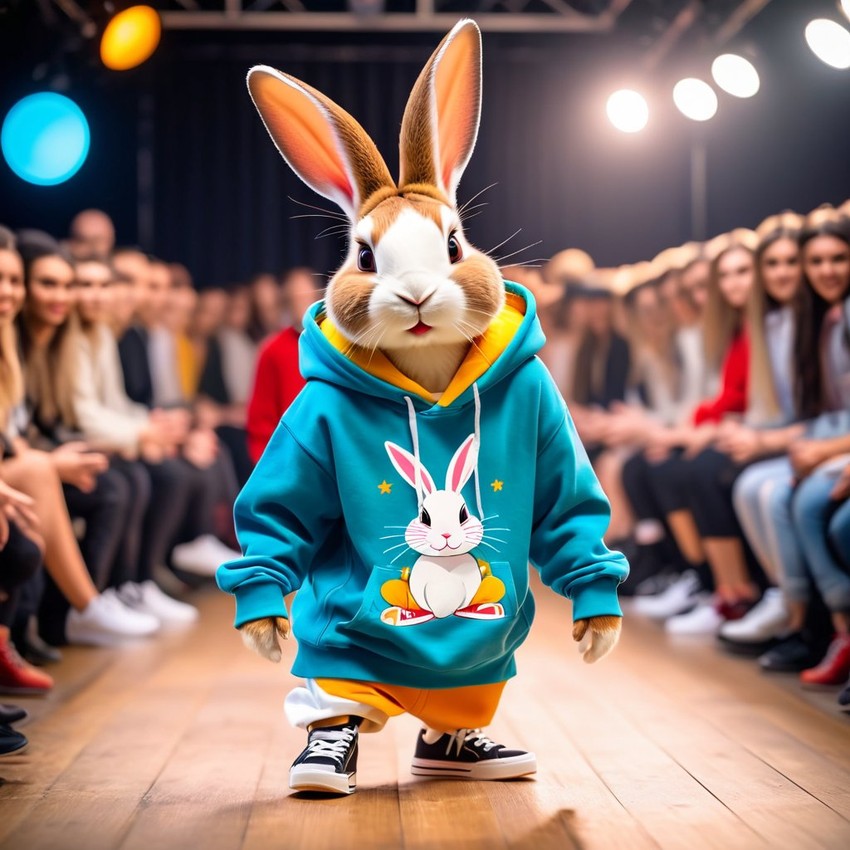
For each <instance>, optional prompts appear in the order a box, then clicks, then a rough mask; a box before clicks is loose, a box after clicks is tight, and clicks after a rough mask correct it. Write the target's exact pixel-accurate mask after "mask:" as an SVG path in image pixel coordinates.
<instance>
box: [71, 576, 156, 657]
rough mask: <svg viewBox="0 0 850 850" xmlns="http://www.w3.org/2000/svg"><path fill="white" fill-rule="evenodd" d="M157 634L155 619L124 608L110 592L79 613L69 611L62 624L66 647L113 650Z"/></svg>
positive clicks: (94, 600)
mask: <svg viewBox="0 0 850 850" xmlns="http://www.w3.org/2000/svg"><path fill="white" fill-rule="evenodd" d="M158 631H159V620H157V619H156V617H152V616H151V615H150V614H144V613H142V612H141V611H133V610H132V609H131V608H128V607H127V606H126V605H124V604H123V603H122V602H121V600H120V599H119V598H118V597H117V596H116V594H115V591H113V590H111V589H110V590H106V591H104V592H103V593H101V594H100V595H99V596H95V598H94V599H92V601H91V602H89V604H88V605H87V606H86V607H85V608H84V609H83V610H82V611H76V610H74V609H73V608H72V609H71V610H70V611H69V612H68V618H67V620H66V621H65V637H66V638H67V640H68V643H78V644H83V645H86V646H117V645H118V644H120V643H122V642H123V641H124V640H126V639H127V638H138V637H147V636H148V635H152V634H154V633H155V632H158Z"/></svg>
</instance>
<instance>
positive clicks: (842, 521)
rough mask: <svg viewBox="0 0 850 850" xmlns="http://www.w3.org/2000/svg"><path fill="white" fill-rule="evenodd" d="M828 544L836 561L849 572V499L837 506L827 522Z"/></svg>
mask: <svg viewBox="0 0 850 850" xmlns="http://www.w3.org/2000/svg"><path fill="white" fill-rule="evenodd" d="M829 542H830V543H831V544H832V548H833V551H834V552H835V554H836V555H837V556H838V560H839V561H841V563H842V564H843V565H844V567H845V568H846V569H848V570H850V499H847V501H845V502H843V503H841V504H840V505H839V506H838V509H837V510H836V511H835V513H834V514H833V515H832V519H831V520H830V521H829Z"/></svg>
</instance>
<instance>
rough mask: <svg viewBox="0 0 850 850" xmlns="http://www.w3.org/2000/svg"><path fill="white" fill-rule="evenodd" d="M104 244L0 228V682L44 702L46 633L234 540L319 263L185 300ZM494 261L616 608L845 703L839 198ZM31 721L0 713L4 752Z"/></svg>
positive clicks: (92, 237) (170, 609) (185, 621)
mask: <svg viewBox="0 0 850 850" xmlns="http://www.w3.org/2000/svg"><path fill="white" fill-rule="evenodd" d="M114 243H115V234H114V229H113V226H112V222H111V221H110V219H109V218H108V216H106V215H105V214H104V213H102V212H100V211H96V210H86V211H84V212H82V213H80V214H79V215H78V216H76V218H75V219H74V220H73V222H72V223H71V227H70V232H69V234H68V237H67V238H66V239H63V240H58V239H54V238H53V237H51V236H49V235H47V234H45V233H43V232H41V231H19V232H18V233H16V234H15V233H12V232H11V231H9V230H7V229H5V228H2V227H0V693H5V694H15V693H19V694H20V693H25V694H43V693H47V692H48V691H49V690H50V689H51V687H52V686H53V680H52V678H51V676H50V675H49V673H48V672H46V670H45V669H43V668H45V667H46V666H49V665H51V664H56V663H61V647H62V646H63V645H64V644H79V645H94V646H113V645H120V644H121V643H123V642H125V641H127V640H130V639H133V640H138V639H149V638H151V637H152V636H155V635H156V634H157V633H159V632H160V631H161V630H163V629H166V628H174V627H177V626H187V625H190V624H191V623H192V622H194V621H195V619H196V618H197V611H196V609H195V608H194V607H193V606H192V605H191V604H189V603H188V602H186V601H185V599H178V598H175V597H184V596H185V595H186V592H187V591H188V589H189V588H191V587H192V586H193V585H196V584H198V583H199V582H202V581H203V580H204V579H209V578H210V577H212V576H213V574H214V572H215V570H216V568H217V567H218V565H219V564H220V563H222V562H224V561H227V560H230V559H231V558H233V557H236V556H237V554H238V553H237V552H235V551H234V547H235V546H236V541H235V539H234V533H233V525H232V505H233V500H234V498H235V496H236V494H237V492H238V490H239V488H240V486H241V485H242V484H243V483H244V482H245V480H246V479H247V477H248V475H249V474H250V472H251V469H252V467H253V464H254V463H256V461H257V459H258V458H259V456H260V455H261V454H262V452H263V449H264V447H265V445H266V443H267V441H268V439H269V438H270V436H271V434H272V432H273V430H274V428H275V427H276V425H277V422H278V421H279V419H280V416H281V414H282V413H283V412H284V411H285V409H286V407H287V406H288V405H289V403H290V402H291V401H292V400H293V399H294V398H295V396H296V395H297V394H298V392H299V391H300V389H301V387H302V386H303V381H302V379H301V377H300V375H299V372H298V336H299V333H300V319H301V317H302V316H303V314H304V312H305V310H306V308H307V307H308V306H309V305H310V304H311V303H312V302H314V301H315V300H317V299H318V298H319V297H321V289H322V286H323V278H322V277H320V276H319V275H316V274H314V273H313V272H311V271H310V270H309V269H305V268H297V269H292V270H291V271H289V272H288V273H286V274H285V275H283V277H282V278H281V279H278V278H277V277H276V276H274V275H272V274H261V275H257V276H256V277H254V278H253V279H251V280H250V281H248V282H246V283H244V284H240V285H238V286H235V287H232V288H230V289H227V290H226V289H223V288H196V287H195V286H194V284H193V281H192V277H191V275H190V273H189V271H188V270H187V269H186V268H185V267H184V266H182V265H179V264H174V263H168V262H165V261H163V260H161V259H158V258H155V257H151V256H149V255H147V254H145V253H144V252H142V251H141V250H139V249H137V248H134V247H116V246H115V244H114ZM504 275H505V277H506V278H507V279H510V280H515V281H517V282H519V283H522V284H524V285H526V286H527V287H528V288H529V289H530V290H531V291H532V292H533V293H534V295H535V297H536V300H537V304H538V309H539V313H540V317H541V322H542V323H543V325H544V330H545V331H546V336H547V343H546V346H545V348H544V350H543V352H542V357H543V359H544V360H545V362H546V363H547V365H548V367H549V369H550V371H551V373H552V375H553V378H554V379H555V381H556V383H557V384H558V386H559V388H560V390H561V392H562V394H563V395H564V397H565V399H567V401H568V404H569V408H570V411H571V413H572V416H573V418H574V420H575V423H576V427H577V429H578V431H579V433H580V435H581V437H582V440H583V442H584V444H585V447H586V448H587V451H588V454H589V456H590V458H591V460H592V462H593V464H594V467H595V469H596V472H597V475H598V476H599V478H600V481H601V483H602V485H603V488H604V489H605V491H606V493H607V494H608V496H609V498H610V500H611V506H612V518H611V526H610V529H609V534H608V538H607V542H608V543H609V545H610V546H611V547H612V548H619V549H622V550H623V551H625V552H626V553H627V554H628V555H629V559H630V561H631V565H632V572H631V575H630V578H629V580H628V581H627V582H626V584H625V585H624V586H623V588H622V591H623V593H624V594H626V595H628V596H631V597H632V599H631V600H630V605H631V611H632V612H634V613H636V614H639V615H643V616H646V617H650V618H654V619H657V620H659V621H663V622H664V624H665V628H666V629H667V630H668V631H669V632H670V633H672V634H678V635H683V634H687V635H712V636H716V637H717V640H718V645H719V646H720V647H722V648H723V649H725V650H726V651H730V652H735V653H741V654H747V655H752V656H753V657H754V658H757V663H758V664H759V665H760V667H761V668H762V669H763V670H765V671H786V672H787V671H797V672H799V674H800V677H801V679H802V682H803V683H805V684H810V685H823V686H836V687H840V686H844V689H843V691H841V693H840V694H839V702H840V703H841V704H842V705H846V704H850V686H848V685H847V680H848V676H850V500H848V496H850V202H848V203H846V204H844V205H843V207H841V208H833V207H822V208H819V209H817V210H815V211H814V212H812V213H810V214H809V215H808V216H806V217H803V216H800V215H796V214H794V213H790V212H786V213H782V214H779V215H776V216H771V217H770V218H768V219H767V220H766V221H764V222H762V224H761V225H759V227H758V228H757V229H756V230H755V231H750V230H735V231H732V232H731V233H727V234H723V235H721V236H718V237H717V238H715V239H712V240H711V241H709V242H706V243H704V244H697V243H689V244H687V245H684V246H681V247H680V248H675V249H669V250H667V251H664V252H662V253H661V254H659V255H658V257H656V258H655V259H654V260H652V261H647V262H641V263H637V264H634V265H630V266H623V267H620V268H618V269H599V268H595V267H594V264H593V261H592V260H591V259H590V257H589V256H588V255H587V254H585V253H584V252H582V251H579V250H576V249H571V250H568V251H563V252H561V253H559V254H556V255H555V256H554V257H552V259H551V260H549V261H548V262H547V263H546V264H545V266H543V267H542V268H541V269H536V268H525V267H510V268H506V269H505V270H504ZM23 716H25V712H24V710H23V709H19V708H17V707H16V706H13V705H6V704H0V755H2V754H5V753H10V752H15V751H17V750H19V749H20V748H21V747H22V746H24V745H25V744H26V739H25V737H24V736H23V735H22V734H21V733H20V732H19V731H17V730H16V729H14V728H13V727H12V724H13V723H15V722H17V721H18V720H20V719H21V718H22V717H23Z"/></svg>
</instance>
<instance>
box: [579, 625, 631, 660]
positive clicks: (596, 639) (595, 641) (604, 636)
mask: <svg viewBox="0 0 850 850" xmlns="http://www.w3.org/2000/svg"><path fill="white" fill-rule="evenodd" d="M622 625H623V618H622V617H589V618H588V619H586V620H576V622H575V623H574V624H573V640H576V641H578V651H579V654H580V655H581V657H582V658H583V659H584V660H585V661H586V662H587V663H588V664H592V663H593V662H594V661H599V659H600V658H604V657H605V656H606V655H607V654H608V653H609V652H610V651H611V650H612V649H613V648H614V647H615V646H616V644H617V641H618V640H619V638H620V629H621V628H622Z"/></svg>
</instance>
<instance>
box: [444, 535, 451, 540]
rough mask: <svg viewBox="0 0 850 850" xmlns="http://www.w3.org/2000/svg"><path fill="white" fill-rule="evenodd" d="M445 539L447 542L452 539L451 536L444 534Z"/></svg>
mask: <svg viewBox="0 0 850 850" xmlns="http://www.w3.org/2000/svg"><path fill="white" fill-rule="evenodd" d="M443 537H445V538H446V540H448V539H449V538H450V537H451V534H444V535H443Z"/></svg>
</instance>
